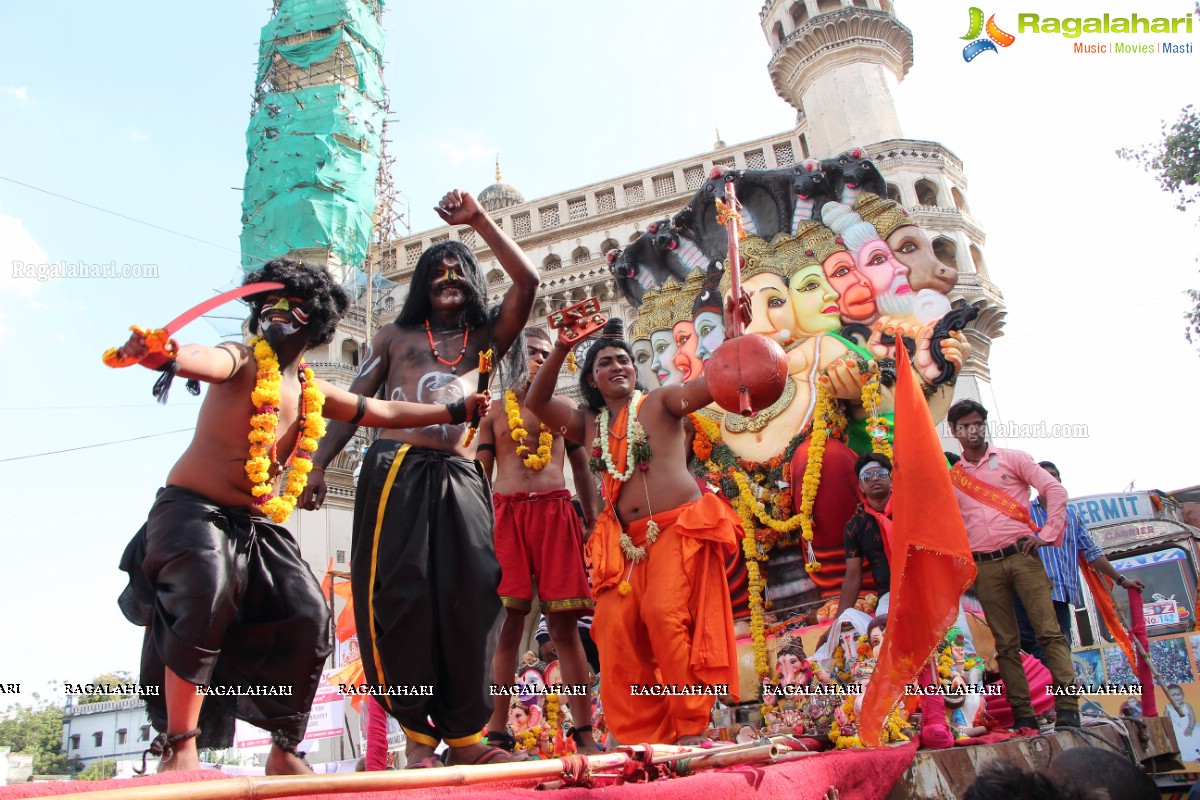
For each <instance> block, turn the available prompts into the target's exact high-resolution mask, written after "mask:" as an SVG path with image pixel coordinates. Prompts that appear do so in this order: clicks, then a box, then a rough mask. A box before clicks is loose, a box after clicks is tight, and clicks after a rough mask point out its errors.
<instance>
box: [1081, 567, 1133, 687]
mask: <svg viewBox="0 0 1200 800" xmlns="http://www.w3.org/2000/svg"><path fill="white" fill-rule="evenodd" d="M1079 571H1080V572H1082V573H1083V578H1084V580H1086V581H1087V585H1088V591H1090V592H1091V593H1092V600H1093V601H1094V602H1095V603H1096V610H1097V611H1099V612H1100V617H1101V619H1103V620H1104V624H1105V625H1107V626H1108V632H1109V633H1111V634H1112V637H1113V639H1115V640H1116V642H1117V644H1118V645H1120V647H1121V651H1122V652H1123V653H1125V657H1126V658H1127V659H1129V668H1130V669H1136V668H1137V663H1138V662H1137V658H1136V657H1135V656H1134V651H1133V640H1132V639H1130V638H1129V631H1127V630H1126V629H1125V623H1124V622H1122V621H1121V615H1120V614H1119V613H1117V606H1116V604H1115V603H1114V602H1113V598H1112V586H1113V582H1112V578H1109V577H1108V576H1107V575H1101V574H1100V573H1099V572H1097V571H1096V568H1095V567H1094V566H1092V564H1091V563H1089V562H1088V561H1087V560H1086V559H1085V558H1084V557H1083V553H1082V552H1081V553H1080V554H1079Z"/></svg>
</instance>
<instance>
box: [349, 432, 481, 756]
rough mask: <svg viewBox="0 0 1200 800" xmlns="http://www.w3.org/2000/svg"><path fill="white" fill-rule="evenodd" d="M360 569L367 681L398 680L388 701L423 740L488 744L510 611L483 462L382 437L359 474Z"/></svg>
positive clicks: (358, 607) (357, 603) (354, 568)
mask: <svg viewBox="0 0 1200 800" xmlns="http://www.w3.org/2000/svg"><path fill="white" fill-rule="evenodd" d="M350 573H351V586H353V587H354V616H355V622H356V623H357V626H358V639H359V644H360V646H361V648H362V657H363V670H364V672H365V673H366V680H367V683H368V685H371V686H378V687H394V688H393V689H392V691H391V692H390V693H389V694H387V695H386V696H380V697H379V698H378V699H379V700H380V701H382V702H383V704H384V705H385V706H386V707H387V710H388V712H389V713H391V715H392V716H394V717H395V718H396V719H397V720H399V721H400V724H401V725H403V726H404V729H405V731H406V733H407V734H408V735H409V737H410V738H412V739H413V740H414V741H417V742H421V743H423V744H428V745H431V746H434V745H436V744H437V742H438V740H444V741H445V742H446V743H447V744H449V745H450V746H452V747H464V746H467V745H470V744H474V743H475V742H478V741H479V740H480V739H481V738H482V737H481V733H482V730H483V726H484V724H486V722H487V719H488V717H489V716H491V713H492V703H493V698H492V697H491V696H490V692H489V687H490V685H491V670H492V668H491V660H492V654H493V653H494V651H495V648H496V640H497V638H498V636H499V633H500V623H501V612H502V606H501V604H500V596H499V594H498V592H497V588H498V586H499V584H500V565H499V563H498V562H497V561H496V553H495V548H494V547H493V544H492V498H491V493H490V490H489V489H488V485H487V481H486V480H485V479H484V477H483V471H482V468H481V467H480V466H479V464H478V462H476V461H472V460H469V459H465V458H460V457H458V456H455V455H452V454H449V453H444V452H442V451H440V450H429V449H425V448H420V447H410V446H408V445H403V444H402V443H400V442H397V441H393V440H388V439H380V440H378V441H377V442H375V444H374V445H372V446H371V449H370V450H368V451H367V454H366V457H365V458H364V459H363V464H362V471H361V473H360V476H359V479H358V491H357V494H356V496H355V502H354V544H353V558H352V559H351V565H350ZM424 687H432V691H431V693H430V694H428V695H426V694H422V693H421V692H422V691H423V690H424ZM431 722H432V724H431Z"/></svg>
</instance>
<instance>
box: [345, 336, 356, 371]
mask: <svg viewBox="0 0 1200 800" xmlns="http://www.w3.org/2000/svg"><path fill="white" fill-rule="evenodd" d="M342 363H343V364H349V365H350V366H352V367H357V366H358V342H356V341H354V340H353V339H345V340H343V341H342Z"/></svg>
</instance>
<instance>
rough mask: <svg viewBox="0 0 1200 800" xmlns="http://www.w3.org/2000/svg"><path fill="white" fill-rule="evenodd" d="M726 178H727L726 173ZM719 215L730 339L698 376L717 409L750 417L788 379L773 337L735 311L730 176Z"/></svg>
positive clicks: (736, 258) (736, 257)
mask: <svg viewBox="0 0 1200 800" xmlns="http://www.w3.org/2000/svg"><path fill="white" fill-rule="evenodd" d="M727 177H732V176H727ZM725 203H726V205H727V209H726V211H725V213H724V217H725V219H724V222H725V229H726V234H727V236H728V238H729V260H728V265H729V267H728V268H729V277H730V290H731V296H732V297H733V298H734V309H735V310H734V313H733V318H732V320H731V324H732V325H733V330H732V334H731V336H730V338H728V339H726V341H725V342H724V344H722V345H721V346H720V347H718V348H717V349H716V351H715V352H713V354H712V356H711V357H709V359H708V361H707V362H705V364H704V376H705V378H706V379H707V380H708V390H709V391H710V392H711V393H712V396H713V400H715V401H716V402H717V405H719V406H720V407H721V408H723V409H725V410H726V411H730V412H733V413H735V414H742V415H743V416H749V417H752V416H754V415H755V414H756V413H758V412H759V411H762V410H763V409H764V408H766V407H767V406H769V405H771V404H772V403H774V402H775V401H776V400H778V399H779V398H780V397H782V396H783V390H784V388H785V387H786V386H787V381H788V365H787V354H786V353H784V352H783V348H782V347H780V346H779V344H778V343H777V342H776V341H775V340H774V339H771V338H769V337H767V336H763V335H762V334H760V333H745V332H744V330H743V321H742V314H741V304H740V298H741V296H742V257H741V248H740V244H739V239H740V230H739V229H740V228H741V224H740V222H741V220H740V217H739V215H738V213H737V208H738V201H737V193H736V192H735V190H734V185H733V181H732V180H728V179H727V180H726V182H725Z"/></svg>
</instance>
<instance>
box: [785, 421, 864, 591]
mask: <svg viewBox="0 0 1200 800" xmlns="http://www.w3.org/2000/svg"><path fill="white" fill-rule="evenodd" d="M808 446H809V442H807V441H806V442H804V443H803V444H801V445H800V446H799V447H797V448H796V452H795V453H794V454H793V455H792V475H791V477H792V506H793V508H795V509H797V510H799V508H800V499H801V495H802V488H803V486H804V470H805V469H806V468H807V467H808ZM857 459H858V454H857V453H855V452H854V451H853V450H851V449H850V448H849V447H847V446H846V445H845V444H843V443H842V442H839V441H838V440H837V439H829V440H827V441H826V442H825V453H824V455H823V456H822V457H821V485H820V488H818V489H817V497H816V499H815V500H813V541H812V546H813V552H814V553H816V556H817V561H818V562H820V564H821V570H820V571H819V572H812V573H809V577H810V578H812V581H813V583H815V584H816V585H817V588H818V589H819V590H820V592H821V596H822V597H826V598H828V597H837V596H838V595H839V594H840V593H841V591H842V581H843V580H845V578H846V548H845V540H844V538H843V534H844V533H845V531H846V523H847V522H849V521H850V518H851V517H852V516H854V511H855V509H857V508H858V476H857V475H855V474H854V462H855V461H856V460H857ZM862 588H863V591H875V576H873V575H872V574H871V571H870V570H869V569H868V570H863V586H862Z"/></svg>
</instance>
